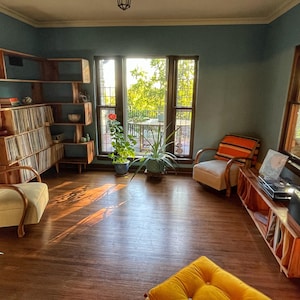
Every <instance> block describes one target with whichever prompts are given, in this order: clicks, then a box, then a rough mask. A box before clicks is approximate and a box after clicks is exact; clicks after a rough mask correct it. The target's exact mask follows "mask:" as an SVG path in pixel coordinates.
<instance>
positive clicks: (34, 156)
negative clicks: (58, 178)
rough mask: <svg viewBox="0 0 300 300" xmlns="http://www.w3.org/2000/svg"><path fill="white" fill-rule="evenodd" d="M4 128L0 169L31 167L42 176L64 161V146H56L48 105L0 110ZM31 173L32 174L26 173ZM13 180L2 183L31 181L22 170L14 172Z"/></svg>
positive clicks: (12, 174) (2, 180) (0, 147)
mask: <svg viewBox="0 0 300 300" xmlns="http://www.w3.org/2000/svg"><path fill="white" fill-rule="evenodd" d="M0 119H1V126H2V128H5V129H6V130H7V134H6V135H5V136H0V167H1V168H2V169H3V168H8V167H11V166H15V165H28V166H31V167H33V168H34V169H36V170H37V171H38V172H39V173H42V172H44V171H45V170H47V169H49V168H50V167H51V166H53V165H55V164H57V163H58V160H60V159H61V158H62V154H63V151H62V149H60V148H62V146H61V145H57V144H54V143H53V141H52V138H51V132H50V125H51V124H52V123H53V120H54V119H53V115H52V109H51V106H49V105H33V106H20V107H14V108H3V109H0ZM53 153H55V155H53ZM27 173H28V174H30V172H27ZM10 176H11V177H10V179H9V180H8V179H7V177H5V178H3V177H2V178H0V182H2V183H3V182H10V183H11V182H15V179H16V178H19V177H21V181H28V180H30V179H31V177H28V176H31V174H30V175H28V176H27V175H26V172H24V171H22V172H20V173H19V174H16V173H11V174H10Z"/></svg>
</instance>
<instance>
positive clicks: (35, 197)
mask: <svg viewBox="0 0 300 300" xmlns="http://www.w3.org/2000/svg"><path fill="white" fill-rule="evenodd" d="M15 186H17V187H19V188H20V189H21V190H22V191H23V192H24V193H25V195H26V197H27V199H28V208H27V212H26V217H25V222H24V224H36V223H38V222H39V221H40V219H41V217H42V215H43V212H44V210H45V207H46V205H47V203H48V200H49V193H48V186H47V185H46V184H45V183H42V182H30V183H19V184H15ZM22 212H23V201H22V199H21V197H20V195H19V194H18V193H17V192H15V191H13V190H9V189H7V190H6V189H0V226H1V227H6V226H17V225H18V224H19V223H20V219H21V216H22Z"/></svg>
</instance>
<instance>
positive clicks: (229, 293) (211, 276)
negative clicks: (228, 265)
mask: <svg viewBox="0 0 300 300" xmlns="http://www.w3.org/2000/svg"><path fill="white" fill-rule="evenodd" d="M145 297H146V300H188V299H193V300H233V299H234V300H271V298H269V297H267V296H265V295H264V294H263V293H261V292H260V291H258V290H256V289H255V288H253V287H251V286H250V285H247V284H246V283H244V282H243V281H241V280H240V279H238V278H237V277H235V276H234V275H232V274H230V273H228V272H227V271H225V270H223V269H222V268H220V267H219V266H218V265H216V264H215V263H214V262H212V261H211V260H209V259H208V258H207V257H205V256H201V257H200V258H198V259H197V260H195V261H194V262H192V263H191V264H190V265H188V266H186V267H184V268H183V269H181V270H180V271H179V272H177V273H176V274H174V275H173V276H171V277H170V278H168V279H167V280H165V281H164V282H162V283H160V284H159V285H157V286H156V287H153V288H152V289H151V290H150V291H149V292H148V293H147V294H146V295H145Z"/></svg>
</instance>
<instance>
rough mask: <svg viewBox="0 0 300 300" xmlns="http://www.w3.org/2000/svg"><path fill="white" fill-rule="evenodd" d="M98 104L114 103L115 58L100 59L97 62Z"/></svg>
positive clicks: (107, 104)
mask: <svg viewBox="0 0 300 300" xmlns="http://www.w3.org/2000/svg"><path fill="white" fill-rule="evenodd" d="M98 72H99V74H100V75H99V79H100V82H99V83H100V101H101V102H100V105H105V106H115V105H116V93H115V91H116V82H115V60H114V59H101V60H100V62H99V70H98Z"/></svg>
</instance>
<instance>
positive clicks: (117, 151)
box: [108, 114, 136, 164]
mask: <svg viewBox="0 0 300 300" xmlns="http://www.w3.org/2000/svg"><path fill="white" fill-rule="evenodd" d="M108 126H109V130H110V136H111V145H112V146H113V148H114V152H112V153H110V154H109V155H108V157H110V158H111V159H112V163H113V164H123V163H127V162H129V160H128V158H130V157H131V158H132V157H135V150H134V146H135V144H136V140H135V139H134V137H133V135H130V134H128V135H127V136H126V135H125V133H124V129H123V126H122V125H121V123H120V122H119V121H118V120H117V115H116V114H109V115H108Z"/></svg>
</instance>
